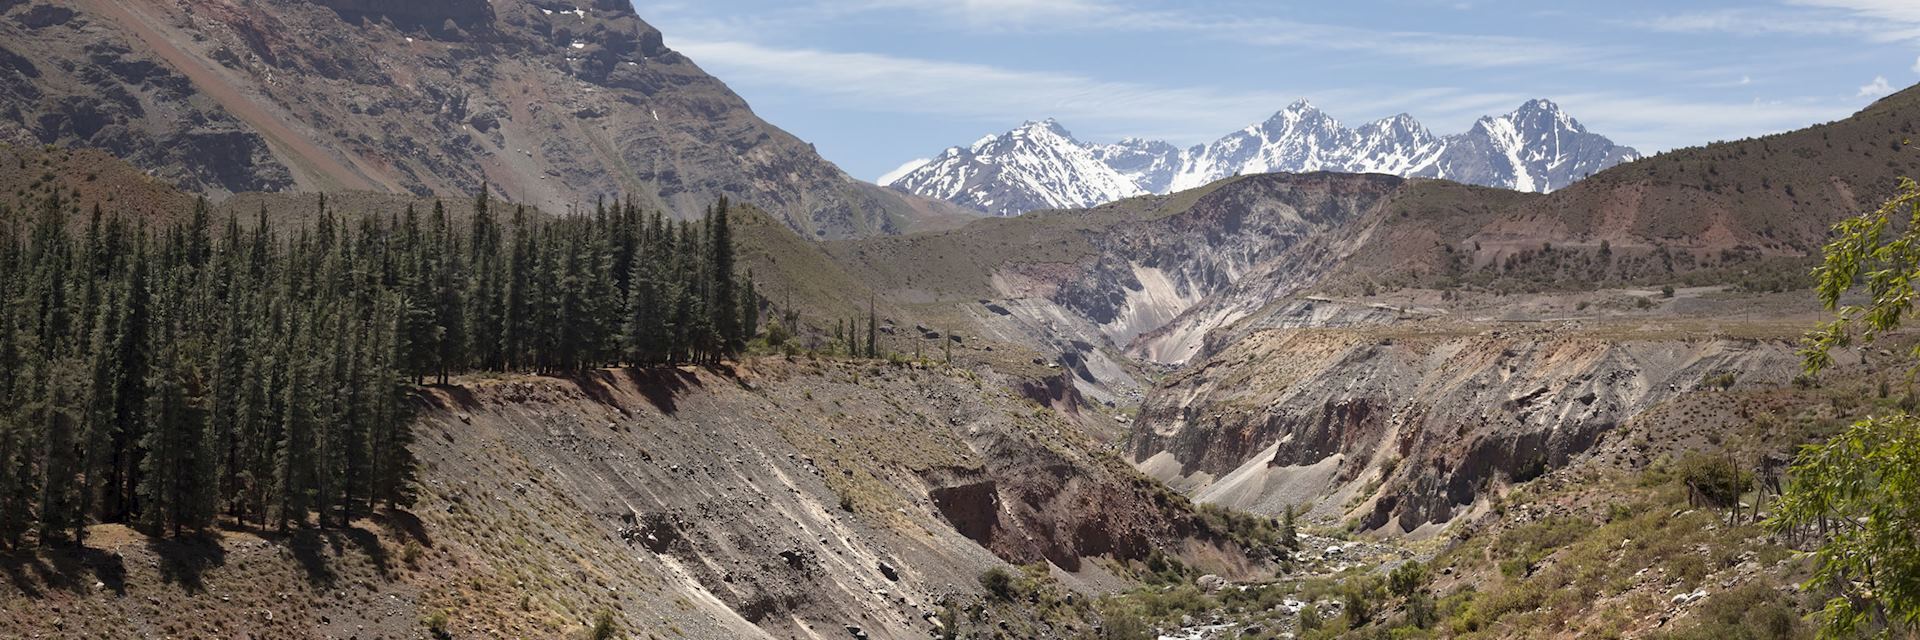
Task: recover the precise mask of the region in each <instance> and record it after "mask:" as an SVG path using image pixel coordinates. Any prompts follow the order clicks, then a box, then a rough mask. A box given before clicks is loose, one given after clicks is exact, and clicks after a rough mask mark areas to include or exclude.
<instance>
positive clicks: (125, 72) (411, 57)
mask: <svg viewBox="0 0 1920 640" xmlns="http://www.w3.org/2000/svg"><path fill="white" fill-rule="evenodd" d="M0 43H3V44H0V66H4V67H6V68H8V69H9V70H10V71H11V73H6V74H0V114H4V115H5V117H4V118H0V141H5V142H8V143H10V144H15V145H27V146H38V145H42V144H55V145H61V146H76V147H90V148H99V149H102V150H105V151H108V152H109V153H112V154H114V155H115V156H118V157H122V158H125V159H128V160H130V161H132V162H134V163H135V164H136V165H138V166H140V167H142V168H144V169H146V170H148V171H150V172H152V173H153V174H155V175H156V176H159V177H161V178H162V179H165V180H167V181H170V182H173V183H175V184H178V185H180V186H182V187H184V188H186V189H187V190H189V191H194V192H202V193H207V194H209V195H212V196H214V197H216V198H219V197H224V196H225V195H227V194H232V193H238V192H245V191H283V190H300V191H337V190H372V191H385V192H392V193H410V194H415V195H422V194H443V195H452V194H462V193H473V192H476V191H478V190H479V189H480V188H481V187H482V186H483V185H489V186H491V187H492V189H493V190H494V191H495V192H496V193H499V194H501V195H503V196H504V197H507V198H510V199H513V200H515V201H519V202H523V203H527V204H531V205H535V206H538V207H541V208H543V209H546V210H549V211H554V212H565V211H568V210H569V209H573V208H579V207H591V206H592V204H593V199H594V198H595V197H598V196H614V197H625V196H632V197H635V198H637V199H639V200H641V201H642V202H643V203H644V204H646V205H648V206H652V207H662V208H667V209H670V210H672V211H674V212H676V213H679V214H685V215H692V214H696V213H698V211H699V208H700V207H701V206H704V205H705V204H707V203H710V202H711V201H712V200H713V199H714V198H716V197H718V196H720V195H728V196H732V197H733V198H734V199H736V200H738V201H742V202H749V203H753V204H756V205H758V206H760V207H762V208H764V209H766V210H768V211H770V212H772V213H774V214H775V215H776V216H778V217H780V218H781V219H782V220H784V221H786V222H787V223H788V224H789V226H791V227H793V228H794V229H795V230H797V231H800V232H801V233H802V234H803V235H805V236H808V237H814V238H829V237H848V236H857V235H865V234H873V233H899V232H904V231H907V230H909V229H913V228H917V227H918V226H919V225H921V224H922V223H923V222H925V221H927V220H934V219H939V220H955V219H959V218H963V217H965V214H963V213H962V212H961V211H962V210H960V209H958V208H956V207H952V206H948V205H944V204H939V203H934V202H932V201H929V200H925V199H921V198H917V197H913V196H910V195H906V194H902V193H900V192H897V191H889V190H884V189H879V188H876V187H873V186H872V185H869V184H865V183H862V182H860V181H857V180H854V179H852V178H850V177H848V176H847V175H846V174H845V173H844V172H842V171H841V170H840V169H839V168H837V167H835V166H834V165H833V164H831V163H829V162H827V161H826V160H824V159H822V158H820V156H819V155H818V154H817V153H816V152H815V151H814V150H813V148H812V147H811V145H808V144H806V143H805V142H802V141H800V140H798V139H796V138H794V137H793V136H791V135H789V134H787V133H786V132H784V131H781V130H780V129H778V128H776V127H774V126H773V125H770V124H768V123H767V122H765V121H763V120H761V119H760V118H759V117H758V116H756V115H754V113H753V112H752V110H751V108H750V107H749V106H748V105H747V104H746V103H745V101H743V100H741V99H740V97H739V96H737V95H735V94H734V93H733V92H732V91H731V90H729V89H728V88H727V87H726V85H725V84H723V83H721V82H720V81H719V80H717V79H715V78H713V77H711V76H709V75H707V74H706V73H705V72H704V71H702V70H701V69H700V68H699V67H698V66H696V65H695V64H694V62H693V61H691V60H689V59H687V57H686V56H684V55H681V54H680V53H678V52H676V51H674V50H672V49H671V48H669V47H667V46H666V44H665V39H664V36H663V35H662V34H661V33H660V32H659V31H658V30H657V29H654V28H653V27H652V26H651V25H648V24H647V23H646V22H645V21H644V20H642V19H641V18H640V16H638V15H637V14H635V12H634V9H633V7H632V6H631V5H630V4H628V3H626V2H622V1H618V0H497V1H494V2H484V1H475V0H434V1H430V2H417V3H416V2H408V3H383V2H367V1H363V0H270V1H264V2H238V1H234V0H186V1H183V2H177V3H175V2H170V3H143V2H129V1H127V0H81V1H79V2H70V3H69V2H47V1H44V0H37V1H30V2H10V3H5V4H4V5H0Z"/></svg>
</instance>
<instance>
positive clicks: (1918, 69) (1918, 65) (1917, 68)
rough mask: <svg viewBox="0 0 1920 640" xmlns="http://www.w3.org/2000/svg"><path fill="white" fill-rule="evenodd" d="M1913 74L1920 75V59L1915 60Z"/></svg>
mask: <svg viewBox="0 0 1920 640" xmlns="http://www.w3.org/2000/svg"><path fill="white" fill-rule="evenodd" d="M1913 72H1914V73H1920V58H1914V59H1913Z"/></svg>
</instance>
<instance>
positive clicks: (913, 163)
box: [873, 158, 933, 187]
mask: <svg viewBox="0 0 1920 640" xmlns="http://www.w3.org/2000/svg"><path fill="white" fill-rule="evenodd" d="M929 162H933V159H932V158H915V159H913V160H908V161H906V163H904V164H901V165H900V166H899V167H898V168H895V169H894V170H892V171H888V172H887V173H886V174H885V175H882V176H880V177H878V178H875V179H874V180H873V183H874V184H877V185H880V186H883V187H884V186H887V185H890V184H893V181H895V180H899V179H900V178H902V177H904V176H906V175H907V174H909V173H913V172H914V170H916V169H919V168H920V167H924V166H927V163H929Z"/></svg>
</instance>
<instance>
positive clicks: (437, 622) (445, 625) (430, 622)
mask: <svg viewBox="0 0 1920 640" xmlns="http://www.w3.org/2000/svg"><path fill="white" fill-rule="evenodd" d="M421 623H422V624H425V625H427V632H428V633H431V634H433V637H435V638H440V639H441V640H446V639H447V638H452V637H453V631H452V625H453V622H452V620H451V616H448V615H447V612H445V611H435V612H433V613H430V614H427V617H426V619H425V620H422V621H421Z"/></svg>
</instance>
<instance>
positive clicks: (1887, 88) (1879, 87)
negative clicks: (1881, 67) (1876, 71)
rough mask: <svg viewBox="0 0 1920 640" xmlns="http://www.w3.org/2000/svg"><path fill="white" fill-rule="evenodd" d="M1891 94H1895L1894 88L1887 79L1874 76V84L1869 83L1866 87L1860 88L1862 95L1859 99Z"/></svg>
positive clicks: (1860, 94) (1859, 95)
mask: <svg viewBox="0 0 1920 640" xmlns="http://www.w3.org/2000/svg"><path fill="white" fill-rule="evenodd" d="M1889 93H1893V86H1892V85H1890V84H1887V77H1886V76H1874V77H1873V82H1869V83H1867V85H1866V86H1864V87H1860V93H1859V94H1858V97H1862V98H1878V97H1880V96H1884V95H1887V94H1889Z"/></svg>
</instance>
